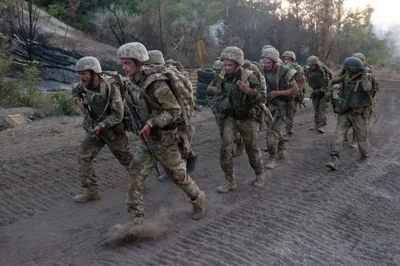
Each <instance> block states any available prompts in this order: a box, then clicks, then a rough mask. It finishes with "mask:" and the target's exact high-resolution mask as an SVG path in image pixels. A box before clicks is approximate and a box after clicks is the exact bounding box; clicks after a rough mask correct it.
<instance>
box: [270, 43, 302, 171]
mask: <svg viewBox="0 0 400 266" xmlns="http://www.w3.org/2000/svg"><path fill="white" fill-rule="evenodd" d="M262 56H263V58H269V59H271V60H272V61H274V62H275V63H277V62H278V58H279V52H278V51H276V50H274V49H269V50H265V51H264V53H263V55H262ZM295 74H296V71H295V70H293V69H289V68H288V67H286V66H284V65H280V64H279V63H277V66H276V67H275V68H274V69H272V70H269V71H268V70H265V80H266V81H267V86H268V93H270V92H272V91H279V90H286V89H288V87H287V86H288V84H289V83H290V82H292V81H293V80H294V76H295ZM289 105H293V96H286V97H284V96H281V97H278V98H275V99H274V100H273V102H272V103H268V109H269V110H270V111H271V114H272V116H273V119H272V121H271V122H270V125H269V129H268V133H267V140H266V142H267V151H268V153H269V160H268V163H267V164H266V168H269V169H272V168H274V167H275V164H276V160H277V159H283V158H285V153H284V150H285V141H284V139H283V136H282V125H283V124H284V122H285V121H284V118H285V117H287V116H288V114H287V111H288V110H290V107H288V106H289Z"/></svg>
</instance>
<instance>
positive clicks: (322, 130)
mask: <svg viewBox="0 0 400 266" xmlns="http://www.w3.org/2000/svg"><path fill="white" fill-rule="evenodd" d="M317 131H318V132H319V133H321V134H322V133H325V127H324V126H319V127H318V128H317Z"/></svg>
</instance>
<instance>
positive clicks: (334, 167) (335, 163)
mask: <svg viewBox="0 0 400 266" xmlns="http://www.w3.org/2000/svg"><path fill="white" fill-rule="evenodd" d="M338 165H339V158H338V157H337V156H335V155H333V156H331V158H330V160H329V162H328V163H327V164H326V167H329V168H330V169H331V170H337V169H338Z"/></svg>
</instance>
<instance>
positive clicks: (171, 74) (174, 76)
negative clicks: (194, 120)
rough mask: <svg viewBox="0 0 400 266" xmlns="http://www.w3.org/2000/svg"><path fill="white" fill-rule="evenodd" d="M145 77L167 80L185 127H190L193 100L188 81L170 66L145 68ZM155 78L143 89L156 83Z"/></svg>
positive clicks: (149, 80) (190, 84) (191, 88)
mask: <svg viewBox="0 0 400 266" xmlns="http://www.w3.org/2000/svg"><path fill="white" fill-rule="evenodd" d="M145 73H146V75H160V74H161V75H162V76H165V77H166V78H167V80H166V82H167V83H168V86H169V88H170V89H171V91H172V93H173V94H174V96H175V98H176V100H177V101H178V103H179V105H180V106H181V110H182V115H183V118H184V120H185V124H186V125H187V126H189V125H190V118H191V117H192V114H193V110H194V98H193V87H192V83H191V82H190V80H189V79H188V78H187V77H186V76H185V75H184V74H182V72H180V71H179V70H178V69H177V68H176V67H174V66H172V65H166V66H154V67H152V68H146V70H145ZM157 79H158V77H157V76H154V77H153V78H150V79H148V81H145V83H148V84H144V87H147V86H148V85H149V84H150V83H152V82H154V81H156V80H157Z"/></svg>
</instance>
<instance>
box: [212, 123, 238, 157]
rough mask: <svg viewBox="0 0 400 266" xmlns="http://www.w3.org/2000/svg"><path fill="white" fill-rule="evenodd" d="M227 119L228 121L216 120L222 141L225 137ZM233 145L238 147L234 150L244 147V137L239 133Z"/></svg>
mask: <svg viewBox="0 0 400 266" xmlns="http://www.w3.org/2000/svg"><path fill="white" fill-rule="evenodd" d="M225 119H226V118H219V119H216V120H217V125H218V129H219V135H220V137H221V139H222V136H223V134H224V123H225ZM233 143H234V145H236V147H234V150H235V149H237V148H238V147H237V146H242V145H244V144H243V138H242V136H241V135H240V133H239V132H237V134H236V136H235V138H234V139H233ZM242 147H243V146H242Z"/></svg>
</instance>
